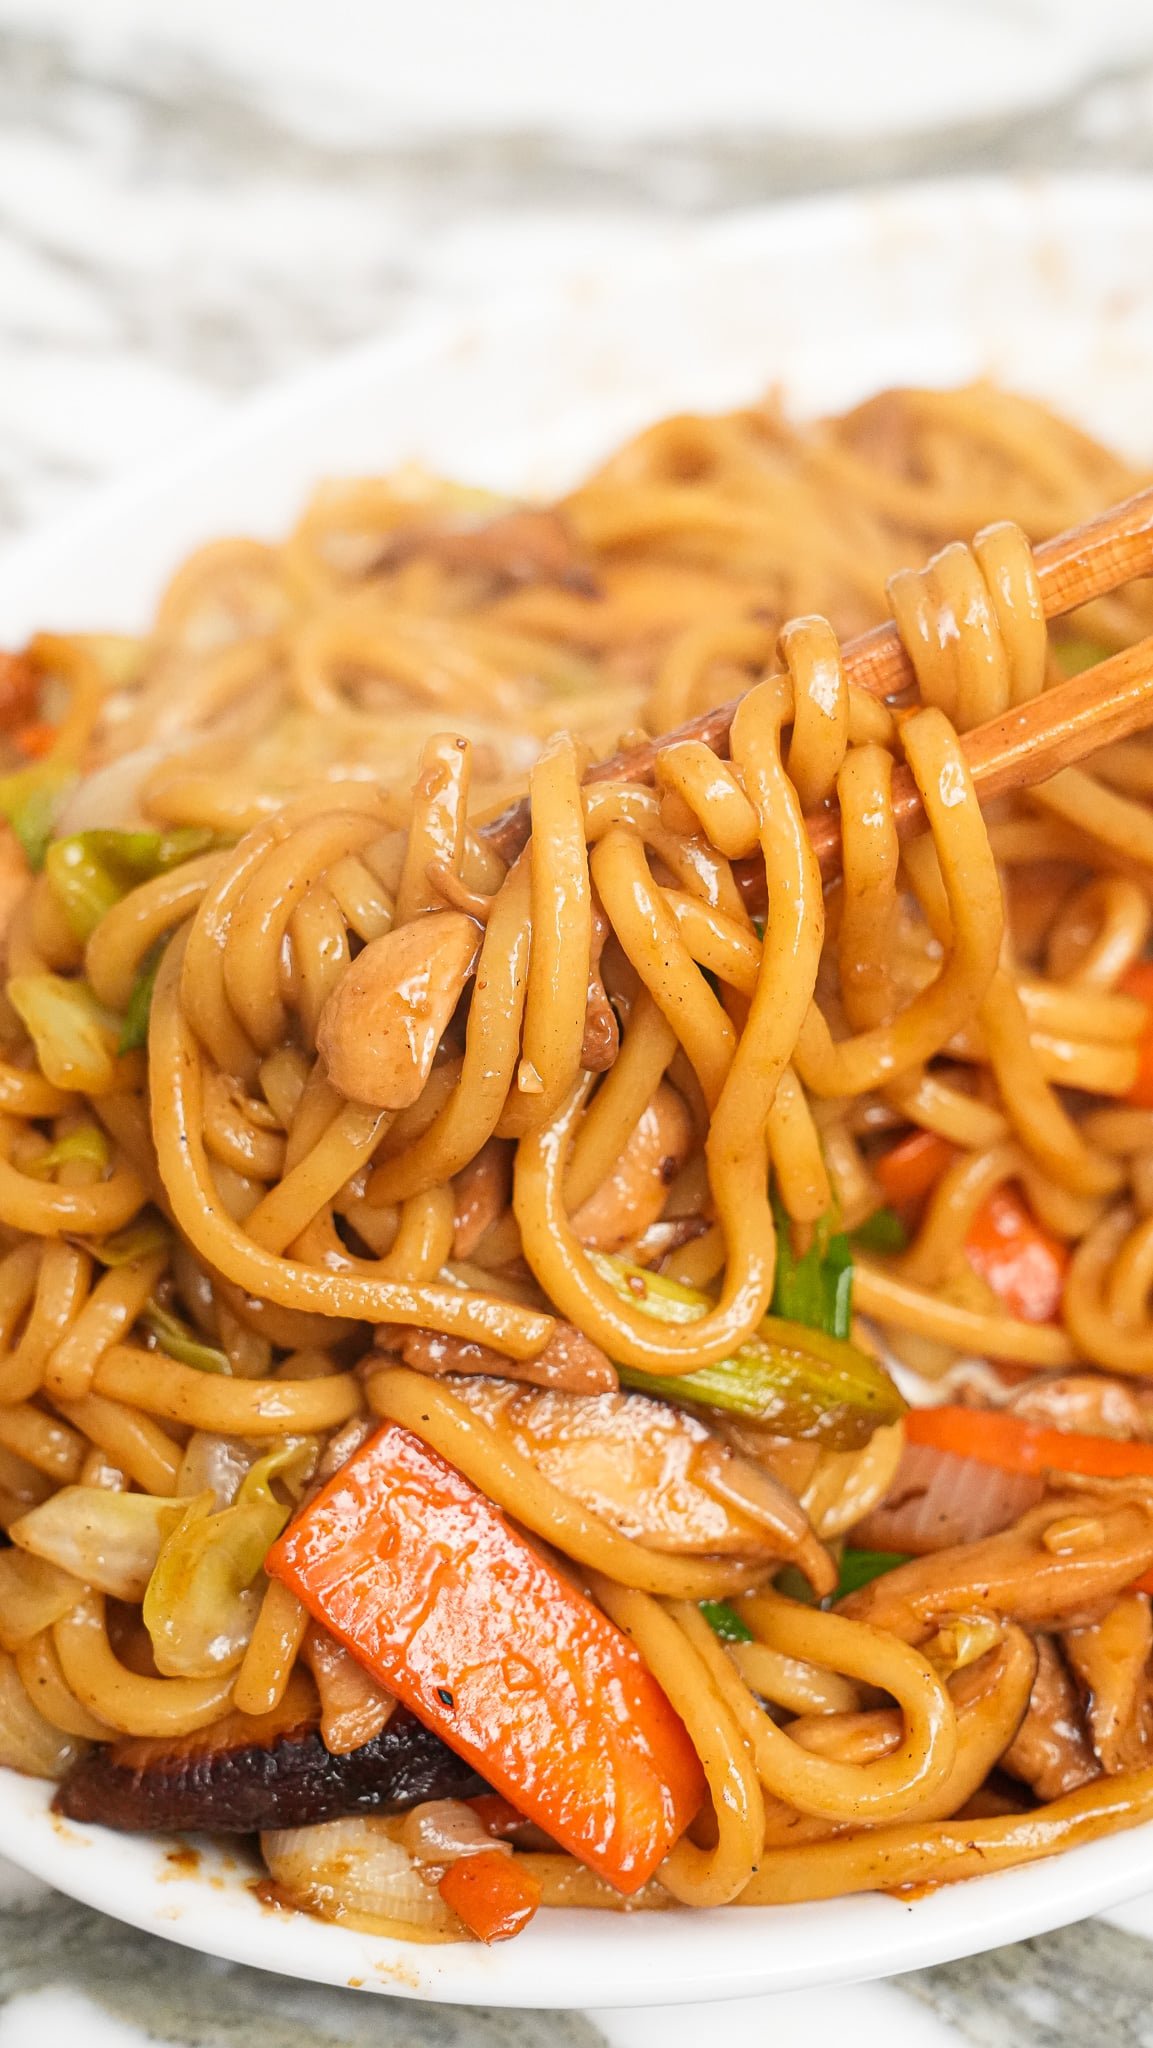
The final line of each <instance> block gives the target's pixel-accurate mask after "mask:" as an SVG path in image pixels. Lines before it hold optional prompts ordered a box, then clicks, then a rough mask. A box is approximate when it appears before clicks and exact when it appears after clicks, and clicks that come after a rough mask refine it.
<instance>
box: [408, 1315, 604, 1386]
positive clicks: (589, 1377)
mask: <svg viewBox="0 0 1153 2048" xmlns="http://www.w3.org/2000/svg"><path fill="white" fill-rule="evenodd" d="M377 1342H378V1344H380V1345H381V1348H382V1349H384V1350H386V1351H393V1352H396V1353H397V1355H398V1356H399V1357H401V1358H403V1360H404V1362H405V1364H406V1365H410V1366H411V1367H412V1369H413V1371H414V1372H423V1373H427V1374H428V1376H429V1378H430V1379H439V1378H441V1377H442V1375H444V1374H446V1373H465V1374H468V1375H469V1376H472V1375H473V1374H476V1373H481V1374H485V1375H487V1376H488V1377H489V1378H494V1379H501V1380H517V1381H519V1382H520V1383H521V1384H522V1385H525V1386H530V1387H556V1388H557V1389H558V1390H560V1391H561V1392H562V1393H566V1394H612V1393H615V1392H616V1389H617V1385H618V1381H617V1376H616V1370H615V1368H614V1367H613V1366H612V1365H610V1363H609V1361H608V1359H607V1358H606V1357H605V1355H604V1352H603V1351H602V1350H601V1349H600V1348H599V1346H598V1345H596V1344H594V1343H593V1342H592V1340H591V1338H589V1337H586V1336H585V1335H584V1334H583V1332H582V1331H580V1330H577V1329H574V1327H573V1325H572V1324H571V1323H565V1322H561V1321H560V1320H558V1321H557V1322H556V1323H555V1324H554V1326H553V1333H552V1336H551V1337H550V1338H549V1340H548V1343H547V1344H546V1345H545V1348H544V1350H543V1351H539V1352H538V1353H537V1355H536V1357H535V1358H509V1357H508V1356H507V1354H506V1353H505V1352H503V1351H494V1350H493V1349H492V1346H491V1345H489V1344H474V1343H473V1342H472V1341H471V1339H469V1338H467V1337H449V1336H446V1335H445V1334H444V1332H443V1331H441V1330H425V1329H421V1328H420V1327H419V1326H417V1327H416V1328H415V1329H405V1328H402V1327H400V1328H398V1327H395V1326H394V1325H391V1324H388V1325H384V1326H382V1328H381V1329H379V1330H378V1331H377Z"/></svg>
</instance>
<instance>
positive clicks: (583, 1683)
mask: <svg viewBox="0 0 1153 2048" xmlns="http://www.w3.org/2000/svg"><path fill="white" fill-rule="evenodd" d="M266 1568H267V1570H268V1572H269V1573H270V1574H271V1576H272V1577H273V1578H277V1579H280V1580H282V1581H283V1583H284V1584H285V1585H287V1586H290V1587H291V1588H292V1590H293V1592H295V1593H296V1594H297V1596H298V1597H299V1598H300V1600H302V1601H303V1603H304V1605H305V1606H306V1607H307V1608H308V1609H309V1611H310V1613H312V1614H313V1615H315V1616H316V1618H317V1620H319V1621H321V1622H323V1623H324V1626H325V1627H326V1628H327V1629H329V1630H330V1631H331V1632H332V1634H333V1635H335V1636H337V1637H338V1638H339V1640H340V1641H341V1642H342V1643H344V1644H345V1645H346V1646H347V1648H348V1649H349V1650H351V1652H352V1654H353V1655H354V1656H355V1657H358V1658H359V1659H360V1662H361V1663H362V1664H363V1665H364V1666H365V1667H366V1669H367V1670H368V1671H370V1672H371V1673H372V1675H373V1677H374V1678H375V1679H377V1680H378V1681H379V1682H380V1683H381V1684H382V1685H384V1686H386V1687H387V1688H388V1689H389V1690H390V1691H391V1692H394V1693H396V1694H397V1696H398V1697H399V1698H400V1699H402V1700H403V1701H404V1702H405V1704H406V1705H407V1706H409V1707H410V1708H411V1709H412V1711H413V1712H414V1713H415V1714H417V1715H418V1716H419V1718H420V1719H421V1720H422V1721H424V1722H425V1723H426V1724H427V1726H429V1727H430V1728H434V1729H435V1730H436V1731H437V1733H438V1734H439V1735H441V1736H443V1738H444V1740H445V1741H446V1742H447V1743H448V1744H449V1745H450V1747H451V1748H453V1749H454V1750H456V1752H457V1753H458V1755H460V1756H463V1757H467V1758H468V1759H469V1761H470V1762H472V1763H474V1764H475V1765H476V1768H477V1770H478V1771H480V1772H481V1773H482V1774H483V1776H484V1777H485V1778H486V1779H487V1780H488V1782H489V1784H490V1785H492V1786H493V1787H494V1788H495V1789H496V1790H497V1791H498V1792H502V1793H503V1794H504V1795H505V1797H506V1798H508V1799H509V1800H511V1801H512V1803H513V1804H514V1805H515V1806H516V1808H517V1810H518V1812H520V1813H523V1814H525V1815H526V1816H527V1817H528V1818H529V1819H530V1820H535V1821H536V1822H537V1823H538V1824H539V1825H540V1826H541V1827H542V1828H543V1829H544V1830H545V1832H546V1833H547V1834H549V1835H551V1836H552V1838H553V1840H554V1841H556V1842H559V1843H560V1845H561V1846H562V1848H565V1849H568V1850H570V1851H571V1853H572V1854H573V1855H574V1856H576V1857H578V1858H579V1859H580V1860H581V1862H583V1863H587V1864H588V1865H589V1866H590V1867H591V1868H592V1869H594V1870H596V1871H599V1872H600V1874H601V1875H602V1876H603V1877H605V1878H607V1879H608V1881H609V1883H610V1884H612V1885H615V1886H616V1888H617V1890H618V1891H621V1892H625V1893H632V1892H635V1891H639V1889H640V1887H641V1886H642V1885H643V1884H644V1883H645V1882H646V1880H647V1879H648V1878H649V1877H651V1875H652V1873H653V1871H654V1870H655V1868H656V1866H657V1864H658V1863H659V1862H660V1861H661V1858H662V1857H663V1856H664V1855H665V1854H666V1853H667V1851H668V1850H669V1849H670V1848H671V1847H672V1845H673V1843H674V1842H675V1841H676V1839H677V1837H678V1836H679V1835H680V1834H682V1833H683V1831H684V1829H685V1828H686V1827H687V1826H688V1823H689V1822H690V1821H691V1820H692V1818H693V1816H694V1814H695V1813H696V1812H697V1810H698V1808H699V1807H700V1805H701V1803H702V1801H703V1799H704V1796H705V1781H704V1776H703V1773H702V1770H701V1765H700V1762H699V1759H698V1757H697V1754H696V1751H695V1750H694V1748H693V1745H692V1743H691V1742H690V1740H689V1738H688V1735H687V1734H686V1732H685V1729H684V1726H683V1724H682V1722H681V1721H680V1720H679V1719H678V1717H677V1715H676V1714H675V1713H674V1712H673V1709H672V1707H671V1706H670V1705H669V1702H668V1700H667V1699H666V1697H665V1695H664V1693H663V1692H662V1691H661V1689H660V1687H659V1685H658V1684H657V1682H656V1680H655V1679H654V1677H653V1676H652V1673H651V1672H650V1671H649V1669H648V1667H647V1665H645V1664H644V1662H643V1661H642V1659H641V1657H640V1655H639V1654H638V1652H637V1651H636V1650H635V1649H634V1648H633V1645H632V1644H631V1643H630V1642H629V1641H628V1639H627V1637H625V1636H624V1635H622V1633H621V1632H620V1630H619V1629H618V1628H616V1627H615V1626H614V1624H613V1623H612V1622H611V1621H609V1619H608V1618H607V1616H606V1615H604V1614H602V1613H601V1611H600V1609H599V1608H596V1607H594V1606H593V1605H592V1603H591V1601H589V1600H587V1599H585V1597H584V1595H583V1594H581V1593H578V1592H576V1591H575V1590H574V1589H573V1587H572V1586H570V1585H569V1584H568V1583H567V1581H566V1580H565V1579H563V1578H562V1577H561V1576H560V1574H559V1572H557V1571H556V1570H555V1568H554V1567H553V1566H552V1565H551V1564H549V1563H548V1562H547V1561H546V1559H545V1558H544V1557H542V1556H541V1555H540V1553H539V1552H538V1551H537V1550H536V1549H534V1548H533V1547H532V1545H531V1544H530V1543H528V1542H527V1541H526V1539H525V1538H524V1537H523V1536H521V1535H520V1534H518V1533H517V1531H515V1530H514V1529H513V1528H511V1527H510V1525H509V1523H508V1522H507V1521H506V1519H505V1517H504V1515H503V1514H502V1513H501V1511H500V1509H499V1508H497V1507H496V1506H494V1504H493V1503H492V1501H490V1500H488V1499H487V1498H486V1497H485V1495H484V1494H482V1493H480V1492H479V1491H478V1489H477V1488H476V1487H475V1486H473V1485H472V1483H471V1481H470V1480H468V1479H466V1478H465V1477H464V1476H463V1475H462V1474H461V1473H460V1472H457V1471H456V1470H454V1468H453V1467H452V1466H451V1465H449V1464H447V1463H446V1462H445V1460H444V1459H443V1458H441V1457H440V1456H439V1455H438V1454H437V1453H436V1452H435V1451H433V1450H431V1449H429V1447H428V1446H427V1445H426V1444H424V1443H422V1442H421V1440H420V1439H419V1437H416V1436H413V1435H412V1434H411V1432H410V1431H408V1430H406V1429H402V1428H401V1427H400V1426H399V1425H398V1424H396V1423H388V1424H386V1425H385V1427H384V1428H383V1429H381V1430H379V1431H378V1432H377V1434H376V1435H375V1436H374V1437H372V1438H370V1440H369V1442H368V1443H366V1444H365V1445H364V1446H363V1447H362V1449H361V1450H359V1451H358V1452H357V1453H356V1454H355V1455H354V1456H353V1457H352V1458H350V1459H349V1461H348V1463H347V1464H345V1465H343V1466H342V1467H341V1469H340V1471H339V1472H337V1473H336V1474H335V1476H334V1477H333V1478H332V1479H330V1480H329V1482H328V1484H327V1485H326V1486H325V1487H324V1488H323V1489H322V1490H321V1492H320V1493H318V1494H317V1495H316V1496H315V1498H314V1499H313V1500H312V1501H310V1502H309V1503H308V1505H307V1506H306V1507H305V1508H303V1509H302V1511H301V1513H300V1514H299V1515H297V1516H296V1518H295V1520H294V1521H293V1522H291V1523H290V1524H289V1527H288V1528H287V1529H286V1530H285V1532H284V1534H283V1535H282V1536H281V1537H280V1539H279V1541H278V1542H277V1543H276V1544H274V1546H273V1548H272V1550H271V1552H270V1553H269V1556H268V1559H267V1564H266Z"/></svg>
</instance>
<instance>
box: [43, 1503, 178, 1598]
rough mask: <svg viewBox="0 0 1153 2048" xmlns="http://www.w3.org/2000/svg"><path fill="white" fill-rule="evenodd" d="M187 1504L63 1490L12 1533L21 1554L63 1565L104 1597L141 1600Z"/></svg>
mask: <svg viewBox="0 0 1153 2048" xmlns="http://www.w3.org/2000/svg"><path fill="white" fill-rule="evenodd" d="M208 1499H209V1501H211V1499H212V1496H211V1494H209V1496H208ZM187 1505H188V1503H187V1501H185V1500H180V1499H176V1498H172V1499H167V1498H165V1497H164V1496H163V1495H160V1494H152V1493H112V1492H110V1491H109V1489H108V1488H107V1487H104V1486H62V1487H61V1488H60V1491H59V1493H54V1494H53V1495H52V1496H51V1498H50V1499H48V1500H46V1501H42V1502H41V1504H40V1506H39V1507H38V1508H31V1509H30V1510H29V1512H28V1513H27V1514H26V1515H21V1516H20V1518H19V1520H18V1521H15V1522H13V1524H12V1527H11V1529H10V1531H9V1534H10V1536H11V1538H12V1541H13V1543H15V1544H16V1545H17V1546H18V1547H19V1548H20V1549H21V1550H26V1551H29V1552H30V1553H31V1554H32V1556H33V1557H40V1558H43V1559H45V1560H46V1562H47V1563H49V1564H54V1565H59V1567H60V1568H61V1570H62V1571H66V1572H71V1573H73V1574H74V1576H75V1577H76V1578H77V1579H80V1580H83V1581H84V1582H85V1583H86V1584H87V1585H90V1586H95V1587H96V1588H97V1589H98V1590H99V1591H100V1592H101V1593H109V1594H111V1596H112V1597H113V1599H116V1600H140V1599H142V1598H143V1596H144V1593H145V1590H146V1588H147V1586H148V1584H149V1582H150V1580H151V1578H152V1575H153V1572H154V1571H155V1569H156V1565H157V1561H158V1559H159V1557H160V1554H161V1549H162V1546H163V1544H164V1540H165V1538H166V1537H167V1535H168V1534H169V1531H170V1530H171V1529H172V1527H173V1524H174V1523H175V1522H176V1521H178V1520H179V1518H180V1516H181V1515H182V1514H183V1513H184V1510H185V1509H186V1507H187Z"/></svg>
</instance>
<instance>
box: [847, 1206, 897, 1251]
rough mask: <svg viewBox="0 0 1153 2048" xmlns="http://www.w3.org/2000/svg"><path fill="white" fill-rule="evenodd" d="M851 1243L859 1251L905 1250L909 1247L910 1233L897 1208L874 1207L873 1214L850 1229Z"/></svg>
mask: <svg viewBox="0 0 1153 2048" xmlns="http://www.w3.org/2000/svg"><path fill="white" fill-rule="evenodd" d="M849 1243H850V1244H851V1246H852V1248H853V1250H854V1251H858V1252H881V1253H884V1252H903V1251H905V1250H906V1249H907V1247H908V1243H909V1233H908V1231H907V1230H906V1229H905V1226H904V1224H903V1223H902V1221H901V1219H900V1217H899V1216H898V1214H897V1212H896V1210H895V1209H874V1211H873V1214H872V1215H871V1216H867V1217H866V1218H865V1221H864V1222H863V1223H859V1224H858V1225H857V1228H856V1229H855V1230H852V1231H850V1233H849Z"/></svg>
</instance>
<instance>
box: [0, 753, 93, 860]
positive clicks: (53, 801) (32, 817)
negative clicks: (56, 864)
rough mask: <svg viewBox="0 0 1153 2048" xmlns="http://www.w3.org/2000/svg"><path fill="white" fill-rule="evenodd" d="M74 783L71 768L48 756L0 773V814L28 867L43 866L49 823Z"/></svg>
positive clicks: (50, 831) (73, 773)
mask: <svg viewBox="0 0 1153 2048" xmlns="http://www.w3.org/2000/svg"><path fill="white" fill-rule="evenodd" d="M75 783H76V771H75V769H74V768H66V767H64V766H62V764H61V763H60V762H59V761H51V760H48V761H36V762H34V763H33V764H32V766H31V767H28V768H18V769H17V770H16V772H15V774H13V775H3V776H0V818H6V819H7V821H8V823H9V824H10V825H11V827H12V830H13V832H14V833H15V834H16V837H17V839H18V840H19V841H20V844H21V846H22V847H23V849H24V858H25V860H26V861H27V862H28V865H29V867H30V868H34V869H36V870H39V869H40V868H42V867H43V866H44V856H45V853H46V851H47V848H48V842H49V840H50V839H51V837H52V827H53V824H54V822H55V819H56V817H57V816H58V814H59V812H60V810H61V809H62V807H63V804H64V799H65V797H66V796H67V794H68V792H69V790H70V789H72V788H73V787H74V786H75Z"/></svg>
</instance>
